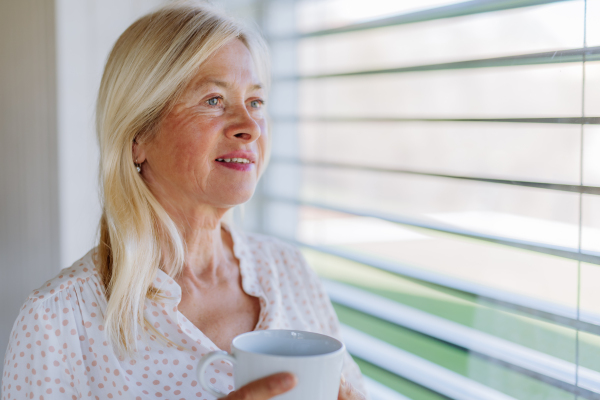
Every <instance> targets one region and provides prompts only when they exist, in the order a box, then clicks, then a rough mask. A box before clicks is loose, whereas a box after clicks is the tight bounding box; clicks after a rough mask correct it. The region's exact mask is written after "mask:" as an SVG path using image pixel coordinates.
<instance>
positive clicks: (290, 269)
mask: <svg viewBox="0 0 600 400" xmlns="http://www.w3.org/2000/svg"><path fill="white" fill-rule="evenodd" d="M230 232H231V234H232V238H233V241H234V254H235V256H236V257H237V259H238V260H239V261H240V270H241V275H242V287H243V289H244V291H245V292H246V293H248V294H249V295H252V296H256V297H258V298H259V299H260V305H261V313H260V318H259V322H258V324H257V326H256V328H255V329H256V330H261V329H301V330H306V331H312V332H319V333H324V334H328V335H330V336H334V337H338V338H339V323H338V320H337V317H336V315H335V312H334V310H333V308H332V306H331V303H330V301H329V298H328V297H327V294H326V293H325V291H324V290H323V288H322V287H321V284H320V283H319V280H318V278H317V276H316V275H315V274H314V272H313V271H312V270H311V269H310V267H308V266H307V264H306V261H305V260H304V258H303V257H302V255H301V253H300V252H299V251H298V249H296V248H295V247H293V246H290V245H288V244H286V243H284V242H282V241H279V240H277V239H274V238H270V237H267V236H262V235H258V234H244V233H242V232H239V231H237V230H235V229H230ZM95 254H96V253H95V250H92V251H90V252H89V253H88V254H87V255H85V256H84V257H83V258H82V259H81V260H79V261H77V262H76V263H75V264H73V266H72V267H70V268H66V269H63V270H62V271H61V272H60V273H59V275H57V276H56V277H55V278H53V279H51V280H50V281H48V282H46V283H45V284H44V285H43V286H42V287H41V288H40V289H37V290H35V291H34V292H33V293H31V295H30V296H29V298H28V299H27V301H26V302H25V304H24V305H23V307H22V308H21V311H20V314H19V316H18V318H17V321H16V322H15V324H14V326H13V330H12V333H11V336H10V341H9V345H8V349H7V351H6V355H5V359H4V373H3V377H2V399H36V400H39V399H45V400H49V399H61V400H62V399H80V398H86V399H87V398H91V399H97V400H98V399H102V400H104V399H136V400H141V399H149V398H162V399H177V400H179V399H187V400H189V399H196V398H199V399H206V400H209V399H214V397H213V396H212V395H210V394H209V393H208V392H206V391H205V390H204V389H203V388H202V387H201V386H200V384H199V383H198V380H197V376H196V367H197V364H198V361H199V359H200V357H202V356H203V355H204V354H206V353H208V352H210V351H214V350H218V348H217V346H215V344H214V343H212V342H211V340H210V339H208V337H206V335H204V334H203V333H202V332H201V331H200V330H199V329H198V328H197V327H196V326H195V325H193V324H192V323H191V322H190V321H189V320H188V319H187V318H185V317H184V316H183V314H181V313H180V312H179V311H178V309H177V305H178V304H179V301H180V299H181V288H180V286H179V285H178V284H177V283H176V282H175V281H174V280H172V279H171V278H170V277H169V276H168V275H167V274H166V273H164V272H163V271H159V272H158V274H157V276H156V279H155V285H156V287H158V288H160V289H162V290H164V291H165V292H166V295H167V296H170V297H171V298H170V299H168V300H162V301H151V300H149V299H146V303H145V305H144V313H145V317H146V319H147V320H148V321H149V322H150V324H152V325H153V326H154V327H155V328H156V329H157V330H158V331H159V332H160V333H162V334H163V335H164V336H165V337H167V338H169V339H170V340H171V341H172V342H173V343H174V344H171V343H169V344H165V343H164V342H162V341H160V340H158V339H156V337H154V336H153V335H152V333H151V332H147V333H145V334H144V335H141V336H138V338H137V339H138V357H135V358H133V359H131V358H124V357H117V356H116V355H115V353H114V352H113V351H112V348H111V347H110V346H108V343H107V339H106V332H105V330H104V325H103V324H104V319H103V318H104V313H105V310H106V298H105V296H104V292H103V289H102V286H101V285H102V283H101V281H100V279H99V275H98V272H97V271H96V269H95V265H94V257H95ZM206 373H207V378H208V380H209V381H210V382H212V383H213V385H214V387H215V388H217V389H218V390H220V391H223V392H225V393H227V392H229V391H232V390H233V389H234V387H233V375H232V367H231V365H229V364H227V363H225V362H221V363H218V364H215V365H214V367H213V368H209V369H208V370H207V372H206ZM344 376H345V377H346V380H348V381H350V382H351V383H352V384H353V385H354V386H355V387H356V388H357V389H359V390H360V391H362V392H363V393H364V387H363V383H362V377H361V375H360V371H359V369H358V367H357V365H356V364H355V363H354V361H352V358H351V357H350V356H349V355H348V354H346V358H345V362H344Z"/></svg>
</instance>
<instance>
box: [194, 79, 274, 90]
mask: <svg viewBox="0 0 600 400" xmlns="http://www.w3.org/2000/svg"><path fill="white" fill-rule="evenodd" d="M210 85H215V86H218V87H222V88H225V89H229V88H230V87H231V83H229V82H226V81H220V80H218V79H203V80H202V81H200V82H199V83H198V85H196V87H195V90H202V89H203V88H204V87H205V86H210ZM262 88H263V85H261V84H260V83H253V84H250V86H249V89H250V90H260V89H262Z"/></svg>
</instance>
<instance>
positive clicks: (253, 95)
mask: <svg viewBox="0 0 600 400" xmlns="http://www.w3.org/2000/svg"><path fill="white" fill-rule="evenodd" d="M264 100H265V93H264V89H263V88H262V83H261V82H260V80H259V78H258V74H257V71H256V67H255V65H254V62H253V60H252V57H251V55H250V52H249V51H248V49H247V48H246V46H245V45H244V44H243V43H242V42H241V41H240V40H232V41H231V42H229V43H228V44H226V45H225V46H223V47H222V48H221V49H220V50H219V51H218V52H216V53H215V54H214V55H213V56H212V57H211V58H209V59H208V60H207V61H206V62H205V63H204V64H203V65H202V66H200V68H199V69H198V72H197V73H196V76H195V77H194V78H193V79H192V81H191V83H190V84H189V85H188V87H187V88H186V89H185V90H184V92H183V95H182V96H181V98H180V99H179V100H178V102H177V103H176V104H175V105H174V107H173V108H172V110H171V111H170V112H169V113H168V114H167V115H166V116H165V117H164V118H163V120H162V121H161V123H160V125H159V127H158V128H159V129H158V132H157V134H156V135H155V136H154V137H153V138H152V139H151V140H149V141H148V142H145V143H140V144H138V145H135V146H134V157H137V158H138V162H139V163H142V162H143V165H142V175H143V177H144V179H145V180H146V182H147V183H148V185H149V187H150V189H151V190H152V192H153V193H154V194H155V195H156V196H157V197H158V198H159V200H160V199H163V200H165V201H168V202H169V203H170V204H169V205H170V206H175V207H177V208H179V209H181V210H188V209H189V207H197V206H201V205H205V206H209V207H216V208H230V207H232V206H234V205H237V204H241V203H243V202H245V201H247V200H249V199H250V197H251V196H252V194H253V193H254V189H255V188H256V184H257V182H258V178H259V172H260V171H261V169H262V167H263V163H264V161H265V156H266V154H265V152H266V151H267V121H266V112H265V108H264ZM169 208H170V207H169Z"/></svg>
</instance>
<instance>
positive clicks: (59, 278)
mask: <svg viewBox="0 0 600 400" xmlns="http://www.w3.org/2000/svg"><path fill="white" fill-rule="evenodd" d="M96 254H97V252H96V249H95V248H94V249H92V250H90V251H89V252H88V253H87V254H86V255H85V256H83V257H82V258H80V259H79V260H77V261H75V262H74V263H73V265H71V266H70V267H68V268H64V269H62V270H60V272H58V273H57V274H56V275H55V276H54V277H53V278H51V279H49V280H48V281H46V282H44V284H43V285H42V286H40V287H39V288H37V289H35V290H33V291H32V292H31V293H30V294H29V296H28V298H27V302H26V303H30V304H32V305H33V304H35V303H38V302H47V301H51V300H53V299H58V298H59V297H60V295H61V294H64V293H65V292H68V291H71V290H73V289H74V288H75V286H78V287H80V286H81V284H82V283H84V282H92V284H94V286H95V287H97V288H96V290H97V291H98V294H100V293H101V291H100V286H99V284H100V280H99V275H98V272H97V270H96V268H95V263H94V257H95V256H96ZM54 301H58V300H54ZM26 305H27V304H26Z"/></svg>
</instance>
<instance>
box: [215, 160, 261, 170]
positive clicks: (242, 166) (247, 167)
mask: <svg viewBox="0 0 600 400" xmlns="http://www.w3.org/2000/svg"><path fill="white" fill-rule="evenodd" d="M215 162H216V163H217V164H219V165H221V166H223V167H225V168H229V169H234V170H236V171H251V170H252V168H254V163H247V164H244V163H239V162H234V161H230V162H226V161H217V160H215Z"/></svg>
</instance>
